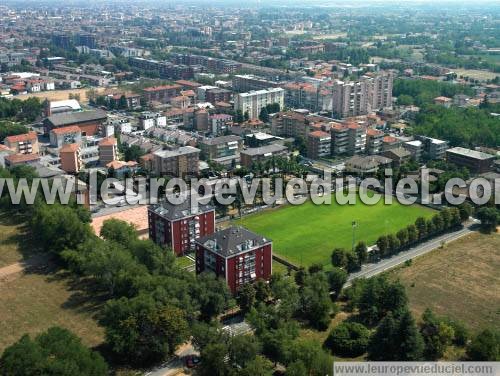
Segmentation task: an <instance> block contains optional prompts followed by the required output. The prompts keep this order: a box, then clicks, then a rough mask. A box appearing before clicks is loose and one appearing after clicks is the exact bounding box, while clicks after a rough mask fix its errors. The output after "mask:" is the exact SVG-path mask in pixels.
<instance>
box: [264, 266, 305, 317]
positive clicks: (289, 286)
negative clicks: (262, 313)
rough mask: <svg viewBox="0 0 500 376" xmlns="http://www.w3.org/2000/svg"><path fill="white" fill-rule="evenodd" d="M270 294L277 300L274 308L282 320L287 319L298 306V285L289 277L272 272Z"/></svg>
mask: <svg viewBox="0 0 500 376" xmlns="http://www.w3.org/2000/svg"><path fill="white" fill-rule="evenodd" d="M269 286H270V288H271V294H272V295H273V297H274V299H275V300H276V301H277V302H279V304H278V305H277V307H276V310H277V312H278V314H279V316H280V317H281V318H282V319H283V320H289V319H290V318H291V317H292V316H293V315H294V314H295V312H296V311H297V310H298V307H299V292H298V287H297V285H296V284H295V282H294V281H293V280H292V279H291V278H285V277H283V276H282V275H281V274H273V275H272V276H271V281H270V282H269Z"/></svg>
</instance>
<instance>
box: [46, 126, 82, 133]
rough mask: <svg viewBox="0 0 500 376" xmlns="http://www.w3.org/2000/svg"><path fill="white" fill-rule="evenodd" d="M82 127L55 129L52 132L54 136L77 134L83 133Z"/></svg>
mask: <svg viewBox="0 0 500 376" xmlns="http://www.w3.org/2000/svg"><path fill="white" fill-rule="evenodd" d="M81 131H82V130H81V129H80V127H78V126H76V125H70V126H69V127H61V128H54V129H52V130H51V132H52V133H54V134H66V133H77V132H81Z"/></svg>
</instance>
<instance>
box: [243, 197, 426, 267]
mask: <svg viewBox="0 0 500 376" xmlns="http://www.w3.org/2000/svg"><path fill="white" fill-rule="evenodd" d="M433 213H434V211H433V210H431V209H428V208H426V207H423V206H419V205H413V206H404V205H401V204H399V203H398V202H397V201H396V200H395V199H394V200H393V203H392V205H384V203H383V199H382V200H380V202H379V203H378V204H377V205H373V206H368V205H364V204H363V203H362V202H361V201H360V200H357V203H356V205H338V204H336V203H335V202H334V199H333V198H332V204H331V205H314V204H313V203H312V202H311V201H308V202H306V203H305V204H303V205H298V206H293V205H287V206H283V207H281V208H278V209H274V210H267V211H264V212H261V213H257V214H254V215H250V216H248V217H245V218H243V219H241V220H238V221H236V223H237V224H241V225H243V226H245V227H247V228H249V229H250V230H252V231H255V232H257V233H259V234H261V235H264V236H266V237H269V238H270V239H272V240H273V252H274V253H276V254H278V255H280V256H282V257H284V258H286V259H287V260H289V261H290V262H292V263H295V264H297V265H305V266H308V265H311V264H313V263H321V264H323V265H329V263H330V254H331V251H332V250H333V249H334V248H335V247H344V248H348V249H350V248H351V245H352V225H351V223H352V221H356V222H357V223H358V227H357V228H356V231H355V240H356V242H357V241H359V240H364V241H366V242H367V244H369V245H371V244H373V243H375V241H376V240H377V238H378V237H379V236H380V235H381V234H384V233H391V232H396V231H397V230H399V229H401V228H403V227H405V226H406V225H408V224H410V223H413V222H414V221H415V219H416V218H417V217H419V216H423V217H430V216H432V214H433Z"/></svg>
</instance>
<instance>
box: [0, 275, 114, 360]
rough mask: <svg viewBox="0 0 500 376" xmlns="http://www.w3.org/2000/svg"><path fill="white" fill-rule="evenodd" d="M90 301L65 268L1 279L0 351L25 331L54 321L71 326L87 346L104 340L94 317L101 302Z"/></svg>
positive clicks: (36, 330) (35, 330)
mask: <svg viewBox="0 0 500 376" xmlns="http://www.w3.org/2000/svg"><path fill="white" fill-rule="evenodd" d="M90 302H91V300H90V299H89V298H88V297H87V296H86V293H85V292H82V291H80V290H79V289H78V288H76V287H75V286H74V285H73V283H72V282H71V280H70V279H69V278H68V276H67V275H65V273H63V272H60V273H57V274H21V275H18V276H17V277H16V278H10V279H9V280H7V281H0V307H1V308H0V333H2V335H1V336H0V353H1V352H2V351H3V350H4V349H5V348H6V347H7V346H9V345H11V344H13V343H14V342H16V341H17V340H18V339H19V338H20V337H21V336H22V335H23V334H25V333H29V334H31V335H36V334H38V333H40V332H43V331H45V330H46V329H48V328H49V327H51V326H54V325H57V326H61V327H64V328H67V329H69V330H71V331H72V332H74V333H75V334H76V335H77V336H79V337H80V338H81V339H82V341H83V343H84V344H86V345H87V346H97V345H99V344H101V343H102V342H103V338H104V332H103V329H102V328H101V327H99V326H98V324H97V321H96V319H95V318H94V315H95V314H96V312H97V310H98V306H96V305H95V304H93V303H90Z"/></svg>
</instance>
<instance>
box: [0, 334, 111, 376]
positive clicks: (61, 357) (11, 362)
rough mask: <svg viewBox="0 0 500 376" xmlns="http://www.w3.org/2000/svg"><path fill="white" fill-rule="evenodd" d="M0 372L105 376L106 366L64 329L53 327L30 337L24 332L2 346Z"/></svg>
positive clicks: (30, 375)
mask: <svg viewBox="0 0 500 376" xmlns="http://www.w3.org/2000/svg"><path fill="white" fill-rule="evenodd" d="M0 373H1V374H2V375H9V376H36V375H46V376H74V375H88V376H105V375H108V366H107V365H106V363H105V361H104V359H103V358H102V357H101V356H100V355H99V354H98V353H96V352H94V351H91V350H89V349H88V348H86V347H85V346H83V345H82V343H81V341H80V339H79V338H78V337H76V336H75V335H74V334H73V333H71V332H69V331H68V330H66V329H63V328H59V327H52V328H50V329H48V330H47V331H46V332H44V333H42V334H40V335H38V336H37V337H36V338H35V339H31V338H30V337H29V336H28V335H24V336H23V337H22V338H21V339H20V340H19V341H17V342H16V343H15V344H13V345H12V346H10V347H8V348H7V349H5V351H4V353H3V355H2V357H1V359H0Z"/></svg>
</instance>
